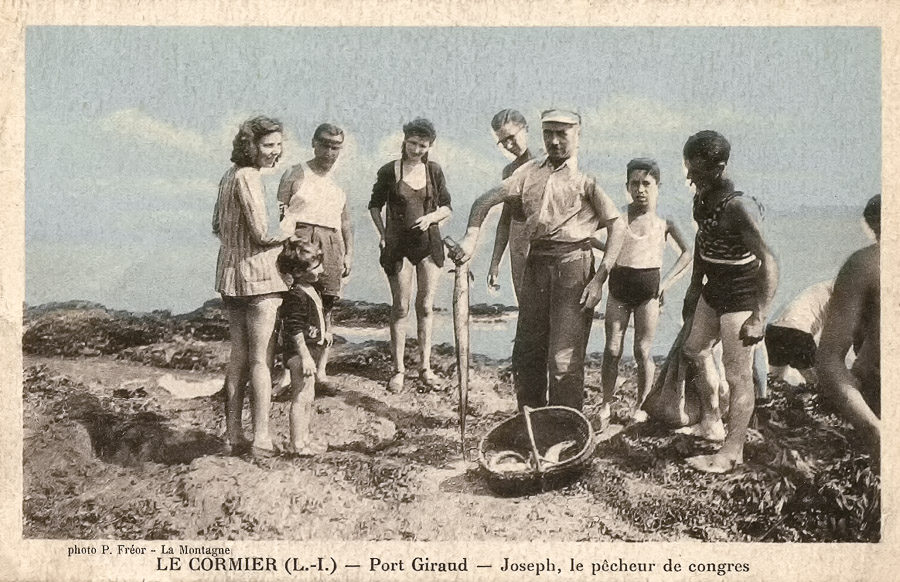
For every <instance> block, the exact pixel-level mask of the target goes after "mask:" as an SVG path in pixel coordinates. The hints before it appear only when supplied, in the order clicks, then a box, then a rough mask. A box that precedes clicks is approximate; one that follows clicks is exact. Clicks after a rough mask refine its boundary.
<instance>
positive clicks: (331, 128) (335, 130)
mask: <svg viewBox="0 0 900 582" xmlns="http://www.w3.org/2000/svg"><path fill="white" fill-rule="evenodd" d="M326 135H327V136H329V137H339V138H341V139H342V140H343V139H344V130H343V129H341V128H340V127H338V126H336V125H332V124H331V123H323V124H321V125H320V126H319V127H317V128H316V131H315V132H313V141H318V140H319V139H320V138H321V137H322V136H326Z"/></svg>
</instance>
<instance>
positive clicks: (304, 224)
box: [294, 222, 337, 232]
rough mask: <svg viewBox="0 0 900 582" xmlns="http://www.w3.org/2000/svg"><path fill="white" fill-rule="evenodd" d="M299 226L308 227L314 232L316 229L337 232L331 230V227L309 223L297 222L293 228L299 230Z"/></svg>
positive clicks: (334, 229)
mask: <svg viewBox="0 0 900 582" xmlns="http://www.w3.org/2000/svg"><path fill="white" fill-rule="evenodd" d="M301 226H308V227H310V228H312V229H313V230H315V229H317V228H321V229H322V230H330V231H331V232H337V229H336V228H333V227H331V226H322V225H321V224H312V223H311V222H298V223H297V224H296V226H294V228H300V227H301Z"/></svg>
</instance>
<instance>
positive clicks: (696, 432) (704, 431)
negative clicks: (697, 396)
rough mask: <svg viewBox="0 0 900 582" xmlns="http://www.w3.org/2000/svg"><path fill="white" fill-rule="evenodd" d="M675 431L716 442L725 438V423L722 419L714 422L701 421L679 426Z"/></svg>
mask: <svg viewBox="0 0 900 582" xmlns="http://www.w3.org/2000/svg"><path fill="white" fill-rule="evenodd" d="M675 432H676V433H678V434H687V435H691V436H695V437H700V438H701V439H705V440H708V441H712V442H714V443H717V442H722V441H724V440H725V425H724V424H722V421H721V420H717V421H716V422H714V423H712V424H706V423H704V422H699V423H697V424H693V425H691V426H685V427H683V428H679V429H678V430H676V431H675Z"/></svg>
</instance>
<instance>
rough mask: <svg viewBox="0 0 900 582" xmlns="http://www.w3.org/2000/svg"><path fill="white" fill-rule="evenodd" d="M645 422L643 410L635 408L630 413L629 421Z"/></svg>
mask: <svg viewBox="0 0 900 582" xmlns="http://www.w3.org/2000/svg"><path fill="white" fill-rule="evenodd" d="M642 422H647V413H646V412H645V411H643V410H635V411H633V412H632V413H631V423H632V424H640V423H642Z"/></svg>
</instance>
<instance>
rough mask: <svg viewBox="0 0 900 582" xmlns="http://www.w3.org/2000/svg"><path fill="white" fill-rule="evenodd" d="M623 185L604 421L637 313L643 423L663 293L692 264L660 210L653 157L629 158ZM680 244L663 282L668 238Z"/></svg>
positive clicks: (637, 413) (635, 416)
mask: <svg viewBox="0 0 900 582" xmlns="http://www.w3.org/2000/svg"><path fill="white" fill-rule="evenodd" d="M625 179H626V180H627V181H626V183H625V187H626V188H627V189H628V193H629V194H630V195H631V203H630V204H628V206H627V207H626V208H625V209H624V213H623V214H624V215H625V216H626V224H627V228H626V230H625V243H624V244H623V245H622V250H621V252H620V253H619V257H618V258H617V259H616V264H615V266H614V267H613V268H612V270H611V271H610V272H609V297H608V298H607V300H606V348H605V349H604V350H603V367H602V382H603V406H602V408H601V409H600V418H601V423H603V424H605V423H606V422H608V421H609V417H610V404H611V403H612V401H613V394H614V392H615V389H616V380H617V379H618V377H619V360H621V358H622V344H623V343H625V330H626V328H627V327H628V320H629V319H630V318H631V314H632V313H634V359H635V360H636V361H637V376H638V391H637V398H636V400H635V404H634V407H633V408H632V410H631V414H630V417H631V420H632V421H634V422H643V421H644V420H646V418H647V413H646V412H644V411H642V410H641V406H642V405H643V404H644V398H646V396H647V393H648V392H649V391H650V385H651V384H652V383H653V371H654V366H653V360H652V359H651V357H650V349H651V348H652V347H653V337H654V336H655V335H656V325H657V322H658V321H659V308H660V305H661V304H662V302H663V293H665V291H666V289H668V288H669V287H670V286H671V285H672V283H674V282H675V281H676V280H677V279H678V277H679V276H680V275H681V274H682V273H684V271H685V269H687V267H688V265H690V264H691V252H690V249H689V247H688V244H687V242H686V239H685V237H684V235H683V234H682V233H681V231H680V230H679V229H678V227H677V226H676V224H675V222H674V221H673V220H672V219H671V218H669V217H665V218H661V217H660V216H659V215H657V214H656V202H657V199H658V198H659V166H658V165H657V163H656V161H655V160H651V159H647V158H636V159H634V160H631V161H630V162H628V166H627V168H626V173H625ZM667 238H671V240H672V241H673V242H674V243H675V244H676V245H677V246H678V248H679V250H680V251H681V254H680V255H679V256H678V260H677V261H676V262H675V264H674V265H673V266H672V268H671V269H669V272H668V273H666V276H665V277H662V280H660V273H661V270H662V259H663V251H665V249H666V239H667Z"/></svg>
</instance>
